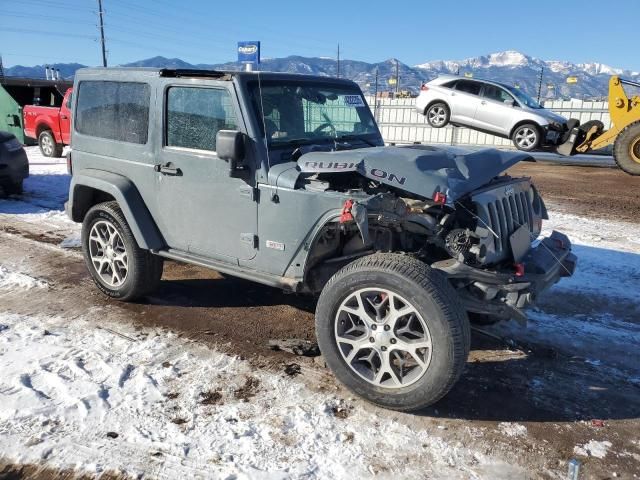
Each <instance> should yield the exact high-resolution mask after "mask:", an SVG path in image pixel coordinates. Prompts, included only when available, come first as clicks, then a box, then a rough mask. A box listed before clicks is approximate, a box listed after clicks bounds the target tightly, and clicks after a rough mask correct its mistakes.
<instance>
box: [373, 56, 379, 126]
mask: <svg viewBox="0 0 640 480" xmlns="http://www.w3.org/2000/svg"><path fill="white" fill-rule="evenodd" d="M373 95H374V99H373V119H374V120H375V121H376V122H377V121H378V67H376V87H375V91H374V94H373Z"/></svg>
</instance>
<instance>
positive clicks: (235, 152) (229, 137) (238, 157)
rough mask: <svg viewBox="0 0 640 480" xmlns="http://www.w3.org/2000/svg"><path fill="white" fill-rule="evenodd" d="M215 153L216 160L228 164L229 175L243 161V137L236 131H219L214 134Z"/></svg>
mask: <svg viewBox="0 0 640 480" xmlns="http://www.w3.org/2000/svg"><path fill="white" fill-rule="evenodd" d="M216 153H217V154H218V158H220V159H221V160H224V161H225V162H229V174H230V175H233V171H234V170H236V169H237V168H238V163H241V162H242V160H244V135H243V134H242V133H241V132H238V131H237V130H220V131H219V132H218V133H217V134H216Z"/></svg>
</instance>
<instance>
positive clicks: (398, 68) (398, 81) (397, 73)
mask: <svg viewBox="0 0 640 480" xmlns="http://www.w3.org/2000/svg"><path fill="white" fill-rule="evenodd" d="M399 63H400V62H399V61H398V59H397V58H396V93H398V90H399V89H400V66H399V65H398V64H399Z"/></svg>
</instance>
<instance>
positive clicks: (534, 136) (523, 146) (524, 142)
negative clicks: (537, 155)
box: [511, 123, 540, 152]
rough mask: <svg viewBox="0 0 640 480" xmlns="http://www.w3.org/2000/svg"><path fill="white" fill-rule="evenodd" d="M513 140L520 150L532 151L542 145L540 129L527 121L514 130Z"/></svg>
mask: <svg viewBox="0 0 640 480" xmlns="http://www.w3.org/2000/svg"><path fill="white" fill-rule="evenodd" d="M511 140H513V144H514V145H515V146H516V148H517V149H518V150H523V151H525V152H531V151H533V150H535V149H536V148H538V145H540V129H539V128H538V127H537V125H534V124H533V123H525V124H524V125H520V126H519V127H518V128H516V129H515V130H514V132H513V135H512V136H511Z"/></svg>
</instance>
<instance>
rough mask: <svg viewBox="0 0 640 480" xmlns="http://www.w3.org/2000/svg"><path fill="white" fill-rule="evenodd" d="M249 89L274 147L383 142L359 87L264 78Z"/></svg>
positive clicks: (260, 122) (263, 131) (260, 121)
mask: <svg viewBox="0 0 640 480" xmlns="http://www.w3.org/2000/svg"><path fill="white" fill-rule="evenodd" d="M249 89H250V91H251V99H252V102H253V106H254V108H255V111H256V112H257V113H258V118H259V124H260V128H261V130H262V134H263V135H265V130H266V135H265V136H266V138H267V142H268V143H269V145H270V146H274V147H276V146H287V145H303V144H311V143H323V142H327V141H332V142H333V141H349V142H354V141H358V140H360V141H362V142H363V143H364V144H366V145H375V144H377V143H379V138H380V134H379V132H378V128H377V127H376V124H375V121H374V119H373V116H372V115H371V110H369V107H368V106H367V104H366V103H365V101H364V98H363V97H362V93H361V92H360V90H359V89H357V88H355V87H353V88H350V87H348V86H342V85H330V84H329V85H327V84H326V83H313V82H307V81H300V82H296V81H287V82H281V81H279V82H274V81H263V82H261V84H259V83H258V82H251V83H250V84H249ZM262 112H264V116H262ZM263 118H264V122H263V121H262V119H263Z"/></svg>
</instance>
